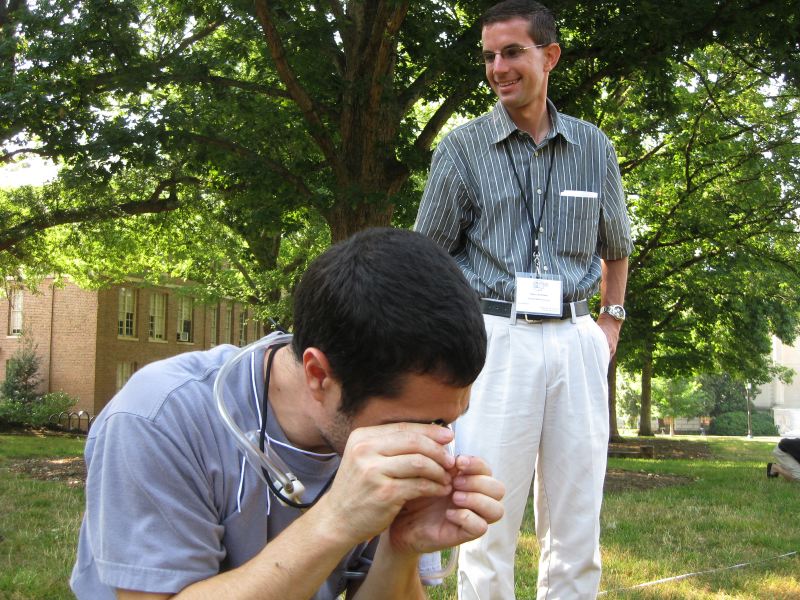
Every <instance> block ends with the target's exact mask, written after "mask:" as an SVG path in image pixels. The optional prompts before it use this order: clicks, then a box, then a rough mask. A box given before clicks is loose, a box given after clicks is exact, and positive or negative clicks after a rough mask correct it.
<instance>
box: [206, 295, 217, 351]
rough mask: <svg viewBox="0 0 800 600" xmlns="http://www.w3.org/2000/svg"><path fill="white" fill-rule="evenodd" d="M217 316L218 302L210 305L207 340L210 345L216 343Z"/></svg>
mask: <svg viewBox="0 0 800 600" xmlns="http://www.w3.org/2000/svg"><path fill="white" fill-rule="evenodd" d="M218 316H219V304H215V305H214V306H212V307H211V323H210V325H209V328H208V329H209V331H208V340H209V343H210V344H211V345H212V346H216V345H217V317H218Z"/></svg>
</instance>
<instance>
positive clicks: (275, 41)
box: [255, 0, 344, 176]
mask: <svg viewBox="0 0 800 600" xmlns="http://www.w3.org/2000/svg"><path fill="white" fill-rule="evenodd" d="M255 7H256V15H257V17H258V20H259V23H261V29H262V31H263V33H264V39H265V40H266V42H267V47H268V48H269V51H270V54H271V55H272V60H273V61H274V62H275V68H276V69H277V71H278V75H279V76H280V78H281V81H283V84H284V85H285V86H286V89H287V90H288V92H289V94H290V95H291V96H292V99H293V100H294V101H295V103H296V104H297V106H298V107H299V108H300V112H301V113H302V114H303V118H304V119H305V120H306V123H307V124H308V128H309V132H310V133H311V136H312V137H313V138H314V141H315V142H316V143H317V145H318V146H319V148H320V150H322V153H323V154H324V155H325V158H326V159H327V160H328V162H330V164H331V165H333V168H334V171H335V172H336V173H337V174H338V175H340V176H341V175H343V171H344V169H343V165H342V161H341V157H340V156H339V153H338V152H337V151H336V146H335V145H334V143H333V140H331V138H330V136H329V135H328V133H327V131H326V129H325V125H324V124H323V123H322V120H321V119H320V116H319V113H320V111H319V110H318V108H317V107H316V106H315V104H314V101H313V100H312V98H311V96H309V94H308V92H307V91H306V90H305V88H303V86H302V85H301V84H300V81H298V79H297V76H296V75H295V74H294V71H292V68H291V67H290V66H289V63H288V61H287V60H286V51H285V50H284V48H283V43H282V42H281V39H280V35H279V34H278V30H277V29H276V28H275V24H274V23H273V22H272V15H271V14H270V10H269V7H268V6H267V1H266V0H255Z"/></svg>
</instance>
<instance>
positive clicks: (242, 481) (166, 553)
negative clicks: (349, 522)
mask: <svg viewBox="0 0 800 600" xmlns="http://www.w3.org/2000/svg"><path fill="white" fill-rule="evenodd" d="M236 351H238V348H236V347H234V346H227V345H225V346H217V347H216V348H214V349H212V350H209V351H206V352H190V353H186V354H181V355H179V356H175V357H173V358H170V359H168V360H164V361H160V362H156V363H152V364H150V365H147V366H146V367H144V368H142V369H141V370H140V371H138V372H137V373H135V374H134V375H133V377H131V379H130V381H129V382H128V383H127V384H126V385H125V387H124V388H123V389H122V390H121V391H120V392H119V393H118V394H117V395H116V396H115V397H114V398H113V399H112V400H111V402H110V403H109V404H108V406H106V407H105V408H104V409H103V411H102V412H101V413H100V414H99V415H98V417H97V419H96V420H95V422H94V424H93V425H92V429H91V433H90V435H89V437H88V440H87V443H86V451H85V457H86V464H87V467H88V478H87V482H86V512H85V514H84V517H83V524H82V526H81V532H80V540H79V542H78V558H77V562H76V564H75V567H74V569H73V571H72V578H71V581H70V584H71V586H72V590H73V591H74V592H75V594H76V596H77V597H78V598H80V599H83V598H85V599H91V600H102V599H106V598H108V599H109V600H112V599H115V598H116V596H115V593H114V588H123V589H131V590H140V591H145V592H161V593H177V592H179V591H180V590H181V589H183V588H184V587H186V586H188V585H189V584H191V583H194V582H197V581H200V580H203V579H207V578H209V577H211V576H213V575H216V574H217V573H220V572H222V571H226V570H229V569H233V568H235V567H238V566H240V565H241V564H243V563H245V562H247V561H248V560H250V559H251V558H252V557H253V556H255V555H256V554H257V553H258V552H260V551H261V550H262V549H263V548H264V546H265V545H266V543H267V542H268V541H270V540H272V539H274V538H275V537H276V536H277V535H278V534H279V533H280V532H281V531H283V530H284V529H285V528H286V527H287V526H288V525H289V524H290V523H291V522H292V521H294V520H295V519H296V518H298V517H299V516H300V511H299V510H297V509H294V508H289V507H286V506H284V505H282V504H280V503H279V502H277V501H276V500H275V498H274V497H271V496H270V495H269V492H268V491H267V487H266V485H265V484H264V483H263V482H262V481H261V479H259V477H258V475H257V474H256V472H255V470H254V469H253V468H252V467H251V466H249V464H247V463H244V462H243V460H242V454H241V453H240V452H239V451H238V450H237V448H236V446H235V444H234V442H233V439H232V437H231V434H230V433H229V432H228V430H227V429H226V428H225V426H224V425H223V423H222V421H221V419H220V417H219V415H218V414H217V409H216V405H215V403H214V400H213V397H212V388H213V385H214V379H215V377H216V374H217V372H218V371H219V369H220V367H221V366H222V364H223V363H224V362H225V360H226V359H227V358H229V357H230V356H232V355H233V354H234V353H235V352H236ZM264 352H265V351H264V349H262V350H260V351H256V353H255V354H254V356H253V357H252V360H248V359H247V358H245V359H244V360H242V361H241V362H240V363H239V364H238V365H236V367H235V368H234V370H233V371H231V373H230V376H229V377H228V380H227V382H226V384H227V385H226V392H225V397H226V404H227V406H228V410H229V412H230V413H231V416H232V417H233V419H234V421H235V422H236V423H237V424H238V425H239V427H240V428H241V429H243V430H244V431H252V430H258V429H259V427H260V423H259V416H258V415H259V406H260V402H261V399H262V397H263V393H264V381H263V377H262V376H261V373H262V365H263V359H264ZM253 367H254V368H253ZM254 388H255V390H254ZM256 396H257V397H256ZM267 423H268V426H267V433H268V435H269V437H270V438H271V439H273V440H275V441H277V442H282V443H284V444H287V445H288V441H287V440H286V437H285V436H284V434H283V432H282V431H281V429H280V427H279V426H278V424H277V420H276V419H275V417H274V415H273V414H272V413H271V410H269V411H268V419H267ZM273 448H274V449H276V450H277V452H278V454H279V455H280V456H281V458H283V460H284V461H285V462H286V463H287V464H288V466H289V467H290V468H291V469H292V470H293V472H294V473H295V474H296V475H297V476H298V478H299V479H300V480H301V481H302V482H303V484H304V485H305V486H306V490H307V493H306V495H305V496H304V498H303V500H308V499H310V498H314V497H316V494H317V493H318V491H319V490H321V489H322V488H323V487H324V486H325V484H326V483H327V482H328V480H329V479H330V478H331V477H332V476H333V475H334V474H335V472H336V469H337V468H338V466H339V460H340V459H339V457H338V456H337V455H335V454H329V455H318V454H311V453H307V452H303V451H300V450H297V449H294V448H291V446H289V447H284V446H282V445H279V444H274V445H273ZM374 545H375V544H374V543H373V544H371V545H370V546H367V545H366V544H361V545H359V546H358V547H357V548H355V549H353V551H352V552H351V553H350V554H349V555H347V556H346V557H345V558H344V560H343V561H342V562H341V563H340V565H339V567H337V569H336V570H334V572H333V573H332V574H331V576H330V577H329V578H328V579H327V581H326V582H325V584H324V585H323V586H322V588H320V590H319V591H318V592H317V594H316V595H315V596H314V599H315V600H323V599H331V598H335V597H336V596H337V595H338V594H339V593H341V592H342V591H343V590H344V588H345V586H346V585H347V581H346V580H345V578H344V570H345V567H347V569H350V570H363V565H362V561H363V559H367V560H368V559H369V558H370V557H371V556H372V554H373V553H374Z"/></svg>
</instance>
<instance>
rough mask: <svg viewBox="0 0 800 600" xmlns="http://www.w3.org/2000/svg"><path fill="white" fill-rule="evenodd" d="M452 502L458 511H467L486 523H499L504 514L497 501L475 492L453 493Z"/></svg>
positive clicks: (501, 506)
mask: <svg viewBox="0 0 800 600" xmlns="http://www.w3.org/2000/svg"><path fill="white" fill-rule="evenodd" d="M452 502H453V504H454V505H456V507H458V508H459V509H467V510H469V511H471V512H473V513H475V514H476V515H478V516H479V517H481V519H483V520H484V521H486V522H487V523H494V522H496V521H499V520H500V519H501V518H502V517H503V513H504V512H505V511H504V509H503V504H502V503H501V502H500V500H499V499H497V498H493V497H492V496H487V495H485V494H480V493H477V492H462V491H458V490H456V491H455V492H453V495H452Z"/></svg>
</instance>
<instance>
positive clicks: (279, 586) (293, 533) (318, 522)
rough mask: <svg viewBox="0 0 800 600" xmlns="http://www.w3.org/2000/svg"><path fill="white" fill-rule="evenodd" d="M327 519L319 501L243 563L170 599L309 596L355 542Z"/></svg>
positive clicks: (280, 599)
mask: <svg viewBox="0 0 800 600" xmlns="http://www.w3.org/2000/svg"><path fill="white" fill-rule="evenodd" d="M329 521H330V519H329V518H328V515H327V514H326V513H325V511H324V510H321V509H320V507H319V505H317V506H315V507H314V508H312V509H310V510H309V511H308V512H307V513H305V514H304V515H303V516H302V517H300V518H299V519H297V520H296V521H295V522H294V523H292V524H291V525H290V526H289V527H287V528H286V530H284V531H283V532H282V533H281V534H280V535H279V536H278V537H277V538H275V539H274V540H272V541H271V542H270V543H269V544H267V546H266V547H265V548H264V549H263V550H262V551H261V552H259V553H258V554H257V555H256V556H255V557H253V558H252V559H251V560H249V561H248V562H246V563H245V564H243V565H242V566H240V567H238V568H236V569H233V570H231V571H226V572H225V573H220V574H219V575H216V576H214V577H210V578H209V579H206V580H203V581H198V582H197V583H194V584H192V585H190V586H188V587H186V588H184V589H183V590H182V591H181V592H180V593H179V594H177V595H176V596H174V598H176V599H180V600H184V599H185V600H191V599H193V598H214V599H215V600H223V599H225V598H236V599H237V600H246V599H249V598H253V599H254V600H255V599H259V600H272V599H275V600H292V599H297V600H301V599H303V600H307V599H308V598H310V597H312V596H313V595H314V594H315V593H316V592H317V590H318V589H319V588H320V587H321V586H322V584H323V583H324V582H325V580H326V579H327V578H328V576H329V575H330V574H331V572H332V571H333V570H334V569H335V568H336V566H337V565H338V564H339V562H340V561H341V559H342V558H343V557H344V555H345V554H346V553H347V552H348V551H349V550H350V549H351V548H352V547H353V546H354V545H355V544H354V543H352V542H351V541H348V540H346V539H343V536H341V535H339V534H338V533H337V532H336V527H335V526H334V524H333V523H330V522H329Z"/></svg>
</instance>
